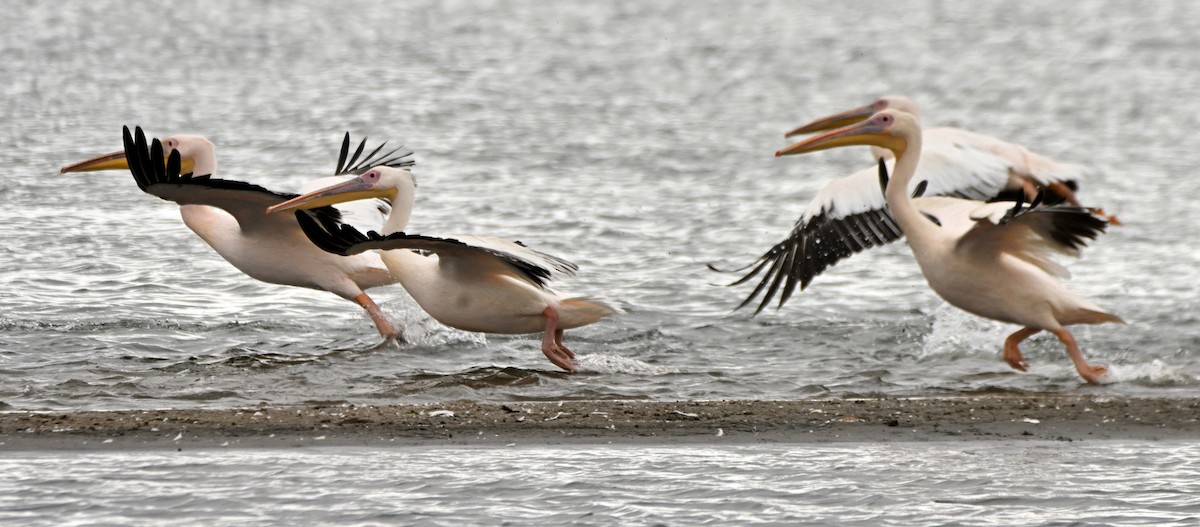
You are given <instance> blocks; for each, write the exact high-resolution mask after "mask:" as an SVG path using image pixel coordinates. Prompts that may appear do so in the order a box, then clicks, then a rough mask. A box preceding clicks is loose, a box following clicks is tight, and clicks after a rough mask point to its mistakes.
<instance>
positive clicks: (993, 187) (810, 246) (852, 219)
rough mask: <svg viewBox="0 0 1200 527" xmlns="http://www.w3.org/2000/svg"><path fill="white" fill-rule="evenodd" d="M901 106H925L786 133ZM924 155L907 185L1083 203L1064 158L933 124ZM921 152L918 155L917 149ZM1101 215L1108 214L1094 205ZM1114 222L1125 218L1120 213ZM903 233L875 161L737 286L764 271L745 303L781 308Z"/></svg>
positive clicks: (852, 113) (807, 215)
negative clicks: (831, 271)
mask: <svg viewBox="0 0 1200 527" xmlns="http://www.w3.org/2000/svg"><path fill="white" fill-rule="evenodd" d="M884 109H894V110H897V111H901V112H906V113H908V114H910V115H913V116H914V118H916V117H915V116H916V112H917V111H919V109H918V107H917V104H916V103H915V102H913V101H912V100H911V99H908V98H906V97H900V96H895V95H890V96H886V97H881V98H880V99H878V100H876V101H875V102H873V103H871V104H868V105H866V106H862V107H859V108H855V109H852V110H848V111H845V112H841V113H837V114H834V115H830V116H827V117H822V118H820V119H817V120H815V121H812V122H810V123H808V124H805V125H803V126H800V127H798V128H796V129H794V130H792V131H790V132H788V133H787V134H786V136H788V137H791V136H794V135H797V134H806V133H813V132H819V131H825V130H829V129H832V128H837V127H839V126H844V125H848V124H852V123H857V122H861V121H863V120H864V119H867V118H868V117H870V116H871V115H873V114H874V113H876V112H879V111H882V110H884ZM921 139H922V148H921V150H920V154H919V156H920V162H919V163H918V164H917V168H916V174H915V175H914V176H913V177H912V178H910V179H909V181H908V183H907V184H908V192H909V193H910V194H911V193H912V192H914V191H915V190H916V187H917V186H918V184H924V187H923V191H922V192H923V194H924V195H925V196H931V197H932V196H950V197H957V198H965V199H968V200H979V201H993V200H998V199H1005V198H1009V199H1012V198H1014V197H1019V196H1022V195H1023V196H1024V197H1025V198H1026V199H1029V200H1032V199H1034V197H1036V196H1037V195H1038V194H1039V189H1041V190H1042V191H1045V192H1046V195H1049V196H1051V198H1050V199H1049V200H1048V202H1049V203H1055V202H1060V201H1066V202H1067V203H1070V204H1072V205H1076V206H1078V205H1079V202H1078V201H1077V199H1076V197H1075V193H1074V191H1073V190H1072V187H1074V186H1075V185H1076V181H1078V180H1080V179H1082V178H1083V176H1084V174H1085V172H1086V170H1085V169H1084V168H1083V167H1080V166H1078V165H1070V164H1064V163H1058V162H1056V161H1053V160H1051V159H1049V158H1046V157H1044V156H1040V155H1038V154H1035V153H1033V152H1030V151H1029V150H1027V149H1025V148H1024V147H1022V146H1020V145H1017V144H1013V143H1009V142H1006V141H1002V140H1000V139H996V138H993V137H989V136H986V135H982V134H977V133H974V132H970V131H967V130H963V129H959V128H933V129H930V130H925V131H924V132H923V133H922V135H921ZM871 155H872V156H873V158H874V159H884V160H886V161H887V162H888V163H889V165H890V164H893V163H894V162H895V155H894V154H893V153H892V151H891V150H888V149H887V148H882V147H878V146H871ZM914 155H915V154H914ZM914 203H915V204H916V206H917V207H918V208H921V209H924V208H926V207H932V206H933V205H932V203H934V202H927V201H924V199H918V200H914ZM1094 212H1095V213H1096V214H1101V215H1102V214H1103V212H1102V211H1100V210H1099V209H1095V210H1094ZM1108 219H1109V221H1111V222H1112V223H1114V224H1118V223H1119V222H1117V220H1116V218H1114V217H1111V216H1109V217H1108ZM902 236H903V233H902V232H901V229H900V226H899V225H898V224H897V223H896V221H895V220H894V219H893V218H892V217H891V215H890V214H889V212H888V208H887V203H886V201H885V200H884V196H883V193H882V192H880V190H879V185H878V175H877V170H876V169H875V167H871V168H866V169H863V170H860V171H858V172H855V173H853V174H851V175H849V176H845V177H842V178H838V179H834V180H832V181H830V182H828V183H826V184H825V185H824V186H823V187H821V189H820V190H819V191H817V194H816V196H814V197H813V199H812V201H810V202H809V204H808V207H807V208H806V209H805V210H804V213H803V214H802V215H801V217H800V219H799V220H798V221H797V222H796V224H795V226H794V227H793V228H792V231H791V233H790V234H789V235H788V237H787V238H786V239H784V240H783V241H781V242H779V243H777V244H775V245H774V246H773V247H771V249H769V250H768V251H767V252H765V253H763V254H762V256H760V257H759V258H758V260H757V261H755V262H754V263H752V264H750V265H749V266H747V267H745V268H743V269H747V268H749V269H750V271H749V272H748V273H747V274H746V275H745V276H744V277H742V278H741V279H740V280H737V281H736V282H734V283H733V284H731V285H739V284H742V283H745V282H747V281H750V280H751V279H753V278H755V277H756V276H758V275H760V274H761V275H762V278H761V279H759V282H758V285H757V286H756V288H755V289H754V290H753V292H751V293H750V295H748V296H747V297H746V299H745V300H744V301H743V302H742V303H741V305H739V306H738V308H741V307H744V306H746V305H748V304H750V303H751V302H754V301H755V300H756V299H757V298H758V297H759V295H762V298H761V300H759V303H758V307H757V311H756V312H759V311H762V310H763V309H764V308H766V306H767V305H768V304H769V303H770V302H771V300H772V299H773V298H774V297H775V295H776V294H777V293H778V294H779V302H778V306H780V307H782V306H783V304H784V303H786V302H787V300H788V299H789V298H790V297H791V295H792V293H794V292H795V290H796V289H797V288H799V289H801V290H803V289H804V288H806V287H808V285H809V283H811V282H812V280H813V279H814V278H815V277H816V276H817V275H819V274H820V273H821V272H823V271H824V270H825V269H827V268H828V267H830V266H832V265H834V264H835V263H837V262H838V261H839V260H841V259H843V258H847V257H849V256H851V255H853V254H854V253H857V252H859V251H862V250H864V249H867V248H871V247H876V246H879V245H884V244H887V243H890V242H892V241H895V240H898V239H900V238H901V237H902Z"/></svg>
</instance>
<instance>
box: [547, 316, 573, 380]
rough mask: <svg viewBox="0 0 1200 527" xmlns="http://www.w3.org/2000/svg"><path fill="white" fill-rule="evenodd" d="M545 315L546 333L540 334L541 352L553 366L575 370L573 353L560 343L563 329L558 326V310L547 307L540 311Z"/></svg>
mask: <svg viewBox="0 0 1200 527" xmlns="http://www.w3.org/2000/svg"><path fill="white" fill-rule="evenodd" d="M542 316H544V317H546V333H545V334H543V335H542V353H544V354H545V355H546V358H547V359H550V362H553V363H554V365H555V366H558V367H559V368H562V369H564V370H567V371H575V363H574V361H575V354H574V353H572V352H571V350H569V349H567V347H566V346H563V344H562V337H563V330H562V328H560V327H558V310H556V309H554V307H547V308H546V309H545V311H542Z"/></svg>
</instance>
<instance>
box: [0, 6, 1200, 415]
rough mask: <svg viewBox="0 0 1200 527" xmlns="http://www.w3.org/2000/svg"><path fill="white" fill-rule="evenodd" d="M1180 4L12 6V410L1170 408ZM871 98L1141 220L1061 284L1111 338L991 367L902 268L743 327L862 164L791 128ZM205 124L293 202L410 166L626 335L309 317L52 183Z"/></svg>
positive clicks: (2, 388) (297, 299)
mask: <svg viewBox="0 0 1200 527" xmlns="http://www.w3.org/2000/svg"><path fill="white" fill-rule="evenodd" d="M1198 9H1200V8H1197V6H1196V4H1194V3H1191V2H1156V3H1152V4H1147V5H1144V6H1140V7H1138V8H1137V10H1136V11H1135V10H1131V9H1130V8H1129V6H1127V5H1125V4H1122V3H1110V2H1079V3H1073V4H1071V7H1069V8H1068V7H1061V6H1059V5H1058V4H1056V3H1052V2H1033V3H1019V4H1012V3H1008V2H1004V3H1001V2H983V3H974V2H972V3H969V4H966V3H964V4H958V3H942V2H932V1H931V2H917V3H905V4H904V5H903V6H901V5H891V4H883V3H873V4H865V5H864V4H859V3H847V4H845V5H842V4H836V3H835V4H834V5H831V4H829V3H827V2H742V3H736V4H726V3H717V2H712V3H709V2H653V3H644V2H643V3H611V2H568V3H556V4H554V5H553V6H547V5H545V4H542V3H539V2H531V3H522V2H497V3H487V2H482V3H481V2H469V3H456V2H427V3H420V2H417V3H408V4H406V5H405V6H403V7H402V8H401V7H399V6H386V5H376V4H375V3H372V2H346V3H341V2H339V3H336V4H325V3H319V2H286V3H266V4H260V3H255V4H242V3H237V2H229V3H222V2H216V3H201V4H196V5H192V4H179V3H174V2H163V3H150V4H141V5H137V6H133V5H126V4H125V3H121V2H87V3H82V2H81V3H68V4H66V5H61V6H60V5H59V4H30V5H24V6H20V7H17V8H14V9H8V10H4V12H2V13H0V26H2V27H3V28H4V31H2V32H0V77H3V78H4V79H5V80H4V82H3V83H0V90H3V98H2V100H0V117H2V118H0V141H2V142H3V145H4V148H3V149H0V167H2V168H0V199H3V202H4V203H5V205H6V206H5V207H4V208H3V209H0V238H2V239H3V240H4V242H5V243H4V244H3V246H2V247H0V263H2V264H3V265H0V284H3V288H2V289H0V407H5V408H16V409H70V408H131V407H163V406H174V407H180V406H218V407H220V406H236V405H245V404H254V403H259V402H270V403H288V402H298V401H306V400H322V401H353V402H376V403H379V402H384V403H386V402H414V401H436V400H445V399H454V398H472V399H490V400H506V399H561V398H648V399H683V398H784V399H790V398H803V397H811V396H823V395H830V394H832V395H840V394H897V395H912V394H930V393H933V394H937V393H958V392H964V391H968V392H969V391H993V390H1001V391H1009V390H1017V391H1033V392H1072V391H1080V390H1086V391H1089V392H1098V393H1112V394H1122V395H1137V396H1158V395H1190V394H1192V393H1193V392H1194V391H1195V389H1196V387H1197V376H1198V375H1200V358H1198V357H1197V348H1198V343H1200V325H1198V324H1197V313H1198V312H1200V306H1198V305H1197V302H1198V299H1200V294H1198V286H1197V284H1198V283H1200V275H1198V273H1200V271H1197V269H1200V265H1198V264H1200V253H1197V251H1196V250H1195V249H1194V243H1195V232H1196V227H1197V220H1196V218H1197V217H1198V215H1200V214H1198V213H1200V206H1198V205H1197V204H1196V200H1195V199H1194V198H1195V196H1198V195H1200V187H1198V185H1200V180H1198V179H1197V178H1195V177H1192V173H1193V172H1194V171H1195V168H1196V167H1197V166H1200V154H1197V149H1196V148H1194V144H1193V143H1194V139H1193V136H1194V134H1193V133H1192V131H1193V130H1194V129H1195V128H1196V127H1197V125H1198V124H1200V123H1198V121H1200V103H1198V102H1197V101H1198V99H1197V98H1195V97H1192V96H1189V94H1190V93H1192V92H1193V91H1194V87H1195V86H1200V63H1198V62H1200V55H1198V54H1197V53H1195V51H1196V50H1197V49H1200V31H1196V30H1195V29H1196V26H1195V25H1194V24H1192V23H1191V22H1190V21H1192V20H1196V19H1200V12H1197V11H1198ZM883 93H902V94H908V95H910V96H912V97H914V98H916V99H918V100H919V101H920V102H921V103H923V105H924V108H925V119H926V121H927V122H934V123H937V124H943V125H957V126H963V127H967V128H971V129H975V130H978V131H981V132H984V133H989V134H993V135H996V136H1000V137H1004V138H1009V139H1012V140H1015V141H1018V142H1021V143H1024V144H1026V145H1029V146H1030V147H1031V148H1033V149H1035V150H1037V151H1039V152H1041V153H1043V154H1046V155H1049V156H1052V157H1055V158H1058V159H1061V160H1064V161H1070V162H1076V163H1086V164H1089V165H1092V166H1095V167H1097V168H1099V171H1100V174H1099V175H1098V176H1096V177H1094V178H1092V179H1091V180H1089V181H1086V182H1085V183H1084V186H1083V192H1082V196H1083V197H1084V200H1085V201H1086V202H1088V203H1093V204H1101V205H1103V206H1105V207H1106V208H1107V209H1108V210H1109V211H1110V212H1113V213H1116V214H1118V215H1119V216H1120V217H1121V218H1122V219H1123V220H1124V221H1125V222H1126V223H1127V225H1126V226H1124V227H1121V228H1114V229H1111V232H1110V233H1109V234H1107V235H1104V236H1102V237H1101V239H1100V240H1098V241H1097V242H1096V243H1095V244H1094V246H1093V247H1092V248H1091V249H1090V250H1089V251H1088V252H1087V254H1086V255H1085V258H1084V259H1083V260H1081V261H1079V262H1077V263H1075V264H1073V266H1072V270H1073V271H1074V274H1075V279H1074V280H1073V281H1072V282H1071V287H1073V288H1074V289H1075V290H1077V291H1079V292H1081V293H1083V294H1085V295H1086V296H1089V297H1091V298H1093V299H1094V300H1096V301H1097V302H1098V303H1099V304H1100V305H1102V306H1104V307H1106V308H1107V309H1110V310H1112V311H1113V312H1115V313H1117V314H1119V315H1121V316H1122V317H1124V318H1125V319H1126V320H1128V321H1129V322H1130V324H1129V325H1128V326H1127V327H1119V326H1102V327H1082V328H1079V329H1078V331H1077V333H1078V336H1079V339H1080V341H1081V342H1082V343H1083V346H1084V349H1085V351H1086V352H1087V353H1088V355H1089V356H1090V357H1093V358H1094V359H1095V361H1096V362H1100V363H1107V364H1110V365H1111V369H1112V372H1113V374H1112V379H1113V380H1115V381H1116V382H1115V383H1112V384H1109V385H1107V386H1103V387H1084V386H1081V385H1080V382H1079V379H1078V377H1077V376H1076V375H1075V373H1074V371H1073V369H1072V368H1071V367H1070V363H1069V361H1068V360H1067V359H1066V357H1065V354H1064V353H1063V351H1062V349H1061V346H1060V344H1058V343H1057V342H1056V341H1055V340H1054V339H1053V338H1051V337H1047V336H1045V335H1043V336H1041V337H1039V338H1035V339H1034V340H1033V341H1031V342H1030V343H1029V344H1028V345H1027V348H1028V349H1027V356H1028V358H1029V359H1030V362H1031V363H1032V364H1033V369H1032V371H1031V372H1029V373H1026V374H1022V373H1018V372H1015V371H1013V370H1011V369H1009V368H1008V367H1007V366H1005V365H1004V364H1003V363H1002V362H1001V361H1000V360H999V358H998V351H999V346H1000V343H1001V341H1002V339H1003V337H1004V336H1005V335H1006V334H1007V333H1008V332H1010V331H1012V330H1013V328H1011V327H1006V326H1002V325H999V324H993V323H991V322H987V321H982V320H979V319H976V318H974V317H971V316H968V315H965V314H962V313H961V312H958V311H957V310H955V309H952V308H949V307H946V306H945V305H944V304H943V303H942V302H941V301H940V300H939V299H937V298H936V297H935V296H934V295H933V294H932V293H931V292H930V291H928V289H927V288H926V286H925V285H924V281H923V280H922V278H921V277H920V274H919V272H918V270H917V268H916V266H915V265H913V262H912V258H911V256H910V254H909V253H908V250H907V248H906V247H905V246H904V245H902V244H897V245H894V246H891V247H888V248H885V249H881V250H876V251H874V252H872V253H871V254H866V255H861V256H857V257H855V258H853V259H851V260H849V261H847V262H844V263H842V264H840V265H838V266H837V267H835V268H834V269H832V270H831V271H829V272H828V273H826V275H824V276H821V277H819V278H818V279H817V280H816V282H814V284H813V287H812V288H811V289H810V290H809V291H806V292H804V293H803V294H801V295H798V296H797V297H796V298H795V299H794V300H793V301H792V302H791V303H790V304H788V305H787V306H786V307H784V308H783V309H782V310H779V311H774V310H769V311H768V312H765V313H764V314H762V315H760V316H758V317H751V316H750V315H749V314H748V313H745V312H736V313H733V312H731V308H732V307H733V306H735V305H736V304H737V302H738V301H739V300H740V299H741V297H742V296H743V295H745V294H746V293H747V292H748V290H747V289H733V288H727V287H725V286H724V285H721V284H723V283H724V282H726V281H727V280H728V279H729V277H728V276H724V275H719V274H716V273H714V272H712V271H709V270H708V269H706V267H705V264H706V263H717V264H722V265H735V264H742V263H746V262H748V261H750V260H752V259H753V258H754V257H755V256H757V255H758V254H759V253H760V252H762V251H763V250H765V249H766V248H767V247H769V246H770V245H771V244H772V243H774V242H775V241H777V240H778V239H781V238H782V237H783V236H785V235H786V233H787V232H788V230H789V229H790V227H791V224H792V222H793V221H794V220H795V218H797V217H798V215H799V213H800V211H801V210H802V209H803V208H804V206H805V204H806V202H807V200H808V199H809V198H810V197H811V196H812V194H813V192H814V191H815V190H816V189H817V188H818V187H819V186H820V185H821V184H822V182H823V181H825V180H827V179H828V178H831V177H834V176H840V175H843V174H846V173H849V172H850V171H852V170H855V169H858V168H860V167H862V166H864V165H865V163H867V162H868V161H867V160H866V156H865V154H864V153H863V152H851V151H845V152H834V153H830V154H828V155H824V154H823V155H813V156H804V157H801V158H787V159H775V158H773V157H772V155H771V154H772V153H773V152H774V150H775V149H777V148H778V147H780V146H781V145H783V144H784V142H783V139H782V135H781V134H782V132H783V131H784V130H786V129H788V128H790V127H792V126H794V125H796V124H798V123H799V122H802V121H804V120H807V119H809V118H812V117H814V116H816V115H820V114H824V113H828V112H830V111H834V110H839V109H843V108H846V107H849V106H852V105H858V104H862V103H864V102H866V101H868V100H870V99H871V98H873V97H875V96H877V95H879V94H883ZM124 124H130V125H133V124H138V125H141V126H143V127H145V128H147V129H148V130H149V131H150V133H152V134H160V135H162V134H168V133H177V132H194V133H202V134H206V135H208V136H209V137H211V138H212V139H213V140H214V141H215V142H216V144H217V145H218V152H219V156H220V159H221V164H220V168H219V172H220V173H221V174H222V175H223V176H224V177H227V178H232V179H243V180H249V181H253V182H256V183H259V184H262V185H265V186H267V187H270V188H278V189H281V190H290V189H294V188H297V187H298V186H299V185H300V183H301V182H302V181H304V180H306V179H307V178H310V177H313V176H317V175H323V174H325V173H327V172H328V171H329V170H330V169H331V168H332V166H333V164H334V159H335V156H336V146H337V143H338V141H339V140H340V136H341V134H342V132H343V131H344V130H351V131H353V132H355V133H356V134H358V135H368V136H370V137H372V138H375V139H383V138H391V139H392V140H394V141H402V142H404V143H405V144H407V145H408V146H410V147H412V148H413V149H415V150H416V158H417V160H418V163H419V164H418V166H417V168H416V174H417V176H418V178H419V181H420V187H419V189H418V199H417V208H416V211H415V213H414V216H413V221H412V228H411V229H410V230H413V231H416V232H421V233H428V234H443V233H476V234H493V235H500V236H507V237H511V238H515V239H521V240H523V241H525V242H527V243H529V244H530V245H532V246H535V247H537V248H540V249H542V250H545V251H549V252H552V253H555V254H559V255H562V256H564V257H567V258H569V259H572V260H574V261H576V262H578V263H579V264H580V266H581V267H582V271H581V273H580V275H579V276H578V277H577V278H575V279H571V280H569V281H567V282H564V283H562V284H560V287H561V288H563V289H566V290H569V291H573V292H578V293H583V294H589V295H595V296H599V297H602V298H605V299H608V300H610V301H612V302H614V303H615V304H618V305H620V306H621V307H623V308H624V310H625V311H626V312H625V314H623V315H620V316H617V317H613V318H611V319H609V320H606V321H604V322H602V323H600V324H596V325H594V326H590V327H586V328H583V329H579V330H574V331H571V332H569V334H568V344H569V345H571V346H573V347H574V349H575V350H576V351H577V352H578V353H579V354H580V355H581V356H582V366H583V370H584V372H583V373H581V374H578V375H564V374H561V373H558V372H557V371H555V368H553V367H552V366H551V365H550V364H549V363H548V362H546V361H545V359H544V358H543V357H542V355H541V353H540V352H539V351H538V340H537V338H533V337H506V336H499V337H497V336H488V337H484V336H481V335H475V334H468V333H463V332H459V331H451V330H447V329H446V328H444V327H442V326H440V325H438V324H436V323H434V322H432V321H431V320H429V319H428V318H427V317H426V316H425V315H424V314H423V313H422V312H421V311H420V310H419V309H417V308H416V306H415V304H413V303H412V302H411V300H409V299H408V298H407V296H406V295H405V293H403V291H402V290H400V289H399V288H398V287H392V288H386V289H377V290H375V291H376V292H375V296H376V297H378V298H379V299H380V300H381V301H382V302H383V305H384V308H385V309H386V311H387V312H388V313H389V315H390V316H391V317H392V318H394V319H396V320H398V321H399V323H400V324H401V325H402V326H404V328H405V329H406V330H407V331H408V332H409V334H410V335H411V336H413V337H414V340H415V344H413V345H410V346H404V347H392V346H378V337H377V336H376V334H375V333H374V331H373V327H372V325H371V324H370V321H369V320H368V319H367V317H365V316H364V315H363V314H362V313H361V312H360V310H359V309H358V308H357V307H356V306H354V305H353V304H351V303H349V302H345V301H343V300H341V299H338V298H336V297H334V296H333V295H330V294H328V293H323V292H315V291H308V290H299V289H293V288H286V287H282V286H274V285H269V284H264V283H260V282H256V281H253V280H251V279H249V278H247V277H245V276H244V275H241V274H240V273H239V272H237V271H236V270H235V269H233V268H232V267H231V266H230V265H229V264H227V263H226V262H225V261H223V260H222V259H221V258H219V257H218V256H217V255H216V254H214V253H213V252H212V251H211V250H210V249H209V248H208V247H207V246H206V245H205V244H204V243H202V241H201V240H200V239H198V238H197V237H196V236H194V235H193V234H192V233H191V232H189V231H188V230H187V229H186V228H185V227H184V226H183V225H182V223H181V221H180V220H179V217H178V212H177V211H176V209H175V207H173V206H172V205H171V204H170V203H167V202H163V201H160V200H157V199H155V198H153V197H150V196H147V195H144V194H142V193H140V192H138V190H137V188H136V187H135V186H134V185H133V182H132V181H130V178H129V177H128V175H127V174H120V173H95V174H85V175H78V174H68V175H61V176H60V175H59V174H58V173H57V168H58V167H60V166H62V165H64V164H67V163H70V162H74V161H77V160H80V159H83V158H86V157H89V156H92V155H95V154H98V153H103V152H108V151H111V150H114V149H116V148H117V147H118V146H119V144H120V135H119V133H120V132H119V131H120V127H121V125H124Z"/></svg>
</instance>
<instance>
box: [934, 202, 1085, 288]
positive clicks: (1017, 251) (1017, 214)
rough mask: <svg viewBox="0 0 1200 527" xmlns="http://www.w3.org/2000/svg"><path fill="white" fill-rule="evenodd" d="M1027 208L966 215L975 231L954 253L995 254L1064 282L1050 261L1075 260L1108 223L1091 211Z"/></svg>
mask: <svg viewBox="0 0 1200 527" xmlns="http://www.w3.org/2000/svg"><path fill="white" fill-rule="evenodd" d="M1036 201H1037V200H1035V204H1033V205H1028V206H1026V205H1025V204H1023V203H1022V202H1021V201H1017V202H1016V203H1013V202H996V203H987V204H983V205H980V206H978V207H976V208H975V209H974V210H972V211H971V212H970V214H969V218H970V219H971V220H972V221H973V222H974V226H973V227H972V228H971V229H970V230H969V231H968V232H966V233H965V234H964V235H963V236H962V237H961V238H960V239H959V241H958V245H957V247H956V250H959V251H964V252H968V253H971V254H972V255H973V256H974V257H977V258H995V256H996V254H997V253H999V252H1005V253H1009V254H1012V255H1014V256H1016V257H1018V258H1021V259H1024V260H1026V261H1028V262H1030V263H1033V264H1034V265H1037V266H1038V267H1040V268H1042V269H1043V270H1044V271H1046V272H1047V273H1050V274H1051V275H1053V276H1057V277H1060V278H1068V277H1069V276H1070V273H1068V272H1067V270H1066V268H1064V267H1062V266H1061V265H1059V264H1057V263H1055V262H1054V261H1053V260H1052V259H1051V258H1052V257H1053V256H1055V255H1066V256H1072V257H1078V256H1079V254H1080V252H1081V251H1082V249H1083V248H1084V247H1086V246H1087V244H1088V241H1089V240H1094V239H1095V238H1096V237H1097V236H1099V235H1100V234H1101V233H1103V232H1104V231H1105V230H1106V229H1107V227H1108V222H1107V221H1105V220H1104V219H1103V218H1100V217H1099V216H1096V215H1095V214H1094V213H1093V211H1092V210H1091V209H1087V208H1083V207H1076V206H1074V205H1066V204H1055V205H1043V206H1038V205H1037V204H1036Z"/></svg>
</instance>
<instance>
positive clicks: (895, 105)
mask: <svg viewBox="0 0 1200 527" xmlns="http://www.w3.org/2000/svg"><path fill="white" fill-rule="evenodd" d="M884 110H898V111H901V112H904V113H907V114H910V115H912V116H914V117H916V116H919V115H920V113H921V107H920V106H917V102H916V101H914V100H912V99H909V98H908V97H905V96H903V95H884V96H883V97H880V98H878V99H875V101H874V102H872V103H871V104H868V105H865V106H859V107H858V108H854V109H852V110H846V111H844V112H841V113H835V114H833V115H828V116H825V117H822V118H820V119H817V120H815V121H812V122H809V123H807V124H804V125H801V126H799V127H797V128H795V129H793V130H792V131H790V132H788V133H786V134H784V135H783V136H784V137H792V136H795V135H802V134H811V133H815V132H824V131H826V130H832V129H834V128H841V127H844V126H849V125H851V124H854V123H857V122H860V121H862V120H864V119H866V118H868V117H870V116H872V115H875V114H877V113H879V112H882V111H884Z"/></svg>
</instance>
